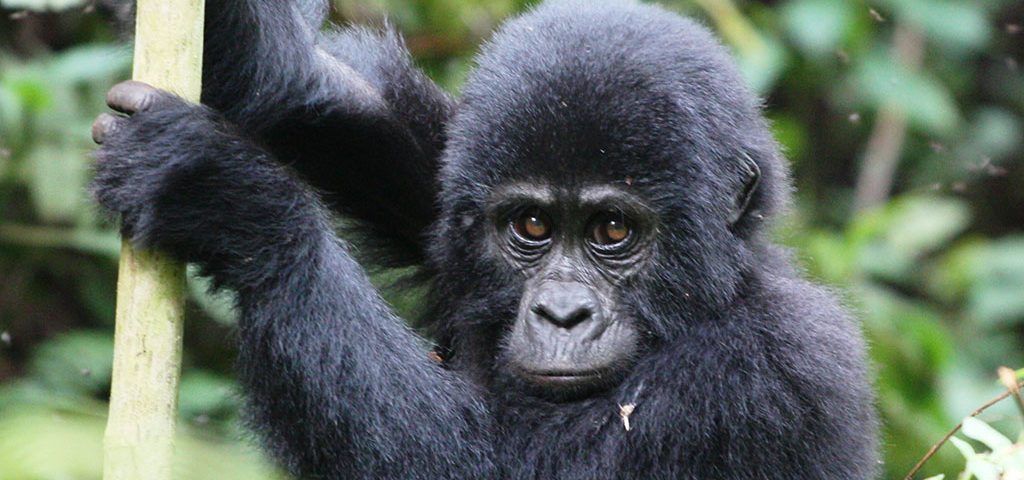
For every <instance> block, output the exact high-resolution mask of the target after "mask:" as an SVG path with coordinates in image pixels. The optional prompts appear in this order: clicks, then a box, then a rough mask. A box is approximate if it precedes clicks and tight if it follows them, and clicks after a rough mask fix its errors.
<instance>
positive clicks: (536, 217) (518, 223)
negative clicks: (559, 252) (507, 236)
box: [512, 208, 551, 242]
mask: <svg viewBox="0 0 1024 480" xmlns="http://www.w3.org/2000/svg"><path fill="white" fill-rule="evenodd" d="M512 228H513V229H514V230H515V232H516V235H519V236H520V237H521V238H523V239H526V240H529V241H532V242H541V241H544V240H547V239H548V238H551V221H550V220H549V219H548V216H547V215H545V214H544V212H542V211H540V209H538V208H531V209H529V210H526V211H524V212H523V213H521V214H519V217H518V218H516V219H515V220H514V221H513V222H512Z"/></svg>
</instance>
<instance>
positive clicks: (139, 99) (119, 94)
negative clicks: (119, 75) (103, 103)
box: [107, 80, 160, 115]
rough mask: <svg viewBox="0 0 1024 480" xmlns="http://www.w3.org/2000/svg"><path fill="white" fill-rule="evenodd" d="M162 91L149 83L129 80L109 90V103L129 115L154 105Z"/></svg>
mask: <svg viewBox="0 0 1024 480" xmlns="http://www.w3.org/2000/svg"><path fill="white" fill-rule="evenodd" d="M159 94H160V91H159V90H157V89H156V87H153V86H152V85H149V84H148V83H143V82H139V81H136V80H127V81H124V82H121V83H118V84H117V85H114V86H113V87H111V89H110V91H109V92H107V105H108V106H109V107H110V108H112V109H114V110H116V111H118V112H121V113H127V114H129V115H131V114H133V113H136V112H142V111H145V110H146V109H148V108H149V107H151V106H153V103H154V102H155V101H156V98H157V96H158V95H159Z"/></svg>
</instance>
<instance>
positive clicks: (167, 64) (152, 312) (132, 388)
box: [103, 0, 205, 480]
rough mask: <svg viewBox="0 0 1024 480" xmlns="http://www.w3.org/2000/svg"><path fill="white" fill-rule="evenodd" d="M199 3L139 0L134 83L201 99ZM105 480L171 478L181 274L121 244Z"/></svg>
mask: <svg viewBox="0 0 1024 480" xmlns="http://www.w3.org/2000/svg"><path fill="white" fill-rule="evenodd" d="M204 8H205V6H204V0H138V4H137V12H136V28H135V35H136V37H135V64H134V73H133V77H134V78H135V79H136V80H140V81H143V82H147V83H149V84H151V85H153V86H156V87H158V88H163V89H166V90H170V91H172V92H174V93H177V94H178V95H181V96H182V97H183V98H186V99H189V100H192V101H196V102H198V101H199V94H200V84H201V80H202V59H203V55H202V47H203V17H204ZM118 275H119V278H118V284H117V317H116V325H117V326H116V330H115V333H114V370H113V378H112V381H111V388H110V416H109V419H108V420H107V429H106V433H105V435H104V463H103V478H104V479H105V480H136V479H146V480H169V479H170V478H171V456H172V453H173V449H174V422H175V413H176V410H177V404H178V380H179V377H180V375H181V338H182V324H183V320H184V318H183V311H184V298H185V269H184V266H183V265H180V264H177V263H175V262H173V261H172V260H171V259H169V258H167V257H166V256H165V255H163V254H161V253H159V252H151V251H137V250H135V249H134V248H133V247H132V246H131V245H129V244H128V242H127V241H124V242H123V243H122V248H121V265H120V269H119V272H118Z"/></svg>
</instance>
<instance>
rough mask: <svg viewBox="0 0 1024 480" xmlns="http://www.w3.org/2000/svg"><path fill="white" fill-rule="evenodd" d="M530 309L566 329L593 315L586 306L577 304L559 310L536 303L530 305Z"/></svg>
mask: <svg viewBox="0 0 1024 480" xmlns="http://www.w3.org/2000/svg"><path fill="white" fill-rule="evenodd" d="M530 311H532V312H533V313H535V314H537V316H539V317H541V318H543V319H545V320H547V321H548V322H551V323H553V324H555V325H558V326H559V327H562V328H566V329H568V328H572V327H575V326H576V325H579V324H580V323H583V322H585V321H587V320H589V319H590V317H592V316H593V315H594V312H593V311H592V310H591V309H590V307H587V306H579V307H577V308H574V309H567V310H565V311H561V312H559V311H556V310H554V309H551V308H548V307H546V306H545V305H542V304H537V305H534V306H533V307H531V308H530Z"/></svg>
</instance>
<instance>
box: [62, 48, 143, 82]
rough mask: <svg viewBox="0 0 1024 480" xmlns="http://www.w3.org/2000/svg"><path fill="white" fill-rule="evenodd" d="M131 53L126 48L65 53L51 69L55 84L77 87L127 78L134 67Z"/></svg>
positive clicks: (91, 49) (82, 49)
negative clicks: (61, 83) (111, 79)
mask: <svg viewBox="0 0 1024 480" xmlns="http://www.w3.org/2000/svg"><path fill="white" fill-rule="evenodd" d="M131 60H132V58H131V52H130V51H128V50H127V49H125V48H121V47H116V46H111V45H103V44H92V45H81V46H77V47H74V48H69V49H68V50H66V51H64V52H62V53H61V54H60V55H58V56H57V57H55V58H53V60H52V63H51V64H50V65H49V69H50V73H51V74H52V77H51V78H53V79H54V80H57V81H61V82H66V83H75V82H94V81H100V80H106V79H109V78H112V77H115V76H118V75H123V74H125V73H126V72H127V71H128V68H129V67H130V66H131Z"/></svg>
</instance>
